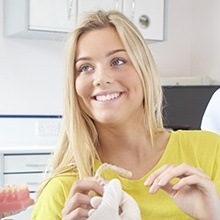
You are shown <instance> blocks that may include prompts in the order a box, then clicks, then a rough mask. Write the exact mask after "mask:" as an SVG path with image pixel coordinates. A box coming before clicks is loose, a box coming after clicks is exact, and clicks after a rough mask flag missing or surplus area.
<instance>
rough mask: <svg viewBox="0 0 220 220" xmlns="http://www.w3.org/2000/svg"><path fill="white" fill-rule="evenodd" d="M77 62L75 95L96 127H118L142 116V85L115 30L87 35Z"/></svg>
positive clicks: (97, 31)
mask: <svg viewBox="0 0 220 220" xmlns="http://www.w3.org/2000/svg"><path fill="white" fill-rule="evenodd" d="M77 47H78V48H77V53H76V62H75V71H76V82H75V83H76V92H77V95H78V97H79V102H80V105H81V106H82V108H83V109H84V111H85V112H86V113H87V114H88V115H89V116H90V117H91V118H92V119H93V120H94V121H95V123H96V124H97V123H104V124H115V123H123V122H125V121H128V120H131V119H133V120H134V119H137V118H138V117H139V115H140V114H143V91H142V86H141V82H140V79H139V76H138V74H137V73H136V70H135V69H134V67H133V65H132V63H131V60H130V58H129V56H128V54H127V52H126V50H125V48H124V46H123V44H122V42H121V40H120V38H119V36H118V34H117V32H116V31H115V30H114V29H113V28H110V27H109V28H104V29H101V30H93V31H90V32H87V33H84V34H83V35H82V36H81V37H80V38H79V41H78V44H77Z"/></svg>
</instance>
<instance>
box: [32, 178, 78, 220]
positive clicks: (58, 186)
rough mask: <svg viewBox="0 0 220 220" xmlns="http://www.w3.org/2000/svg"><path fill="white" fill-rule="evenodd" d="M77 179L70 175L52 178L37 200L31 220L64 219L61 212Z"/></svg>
mask: <svg viewBox="0 0 220 220" xmlns="http://www.w3.org/2000/svg"><path fill="white" fill-rule="evenodd" d="M75 179H76V178H74V177H73V176H70V175H67V176H60V177H54V178H52V179H51V180H50V181H49V182H48V184H47V185H46V186H45V188H44V189H43V191H42V193H41V194H40V196H39V198H38V199H37V202H36V204H35V206H34V210H33V212H32V216H31V219H32V220H44V219H47V220H60V219H62V216H61V212H62V209H63V207H64V203H65V201H66V199H67V197H68V195H69V191H70V188H71V186H72V184H73V182H74V181H75Z"/></svg>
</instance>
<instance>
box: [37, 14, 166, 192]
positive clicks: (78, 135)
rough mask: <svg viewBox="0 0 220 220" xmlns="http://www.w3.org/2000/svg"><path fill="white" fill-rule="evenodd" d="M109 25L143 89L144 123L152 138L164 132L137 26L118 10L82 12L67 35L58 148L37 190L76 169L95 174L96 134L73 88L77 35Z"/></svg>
mask: <svg viewBox="0 0 220 220" xmlns="http://www.w3.org/2000/svg"><path fill="white" fill-rule="evenodd" d="M107 27H112V28H114V29H115V30H116V32H117V33H118V35H119V38H120V39H121V41H122V43H123V45H124V47H125V50H126V52H127V54H128V56H129V57H130V59H131V62H132V64H133V66H134V68H135V69H136V72H137V74H138V75H139V78H140V81H141V84H142V89H143V94H144V98H143V108H144V123H145V125H146V128H147V130H148V132H149V134H150V137H151V140H152V141H153V137H154V135H156V134H157V133H158V132H161V131H164V126H163V120H162V89H161V86H160V83H159V77H158V72H157V68H156V65H155V62H154V59H153V57H152V55H151V52H150V51H149V49H148V47H147V43H146V40H145V39H144V38H143V36H142V35H141V33H140V32H139V30H138V29H137V28H136V26H135V25H134V24H133V23H132V22H131V21H130V20H129V19H128V18H127V17H126V16H125V15H123V14H122V13H121V12H119V11H116V10H111V11H100V10H99V11H95V12H88V13H86V14H85V15H83V17H82V20H81V22H80V24H79V25H78V27H77V28H76V29H75V30H73V32H72V33H70V34H69V36H68V38H67V44H66V45H67V46H66V49H67V53H66V54H67V57H66V61H67V63H66V81H65V83H66V85H65V92H64V112H63V119H62V128H61V133H60V139H59V142H58V144H57V147H56V149H55V151H54V153H53V155H52V157H51V161H50V165H49V168H48V170H47V174H48V177H47V179H46V180H45V181H44V182H43V183H42V185H41V187H40V190H39V192H41V191H42V189H43V188H44V186H45V185H46V184H47V182H48V181H49V180H50V179H51V178H53V177H54V176H57V175H59V174H60V173H63V172H68V171H75V172H76V173H77V175H78V177H79V178H84V177H88V176H93V175H94V162H95V159H98V158H99V155H98V153H97V151H96V147H97V145H98V144H99V137H98V132H97V130H96V127H95V125H94V122H93V120H92V119H91V118H90V117H89V116H88V115H87V114H86V113H85V111H83V109H82V107H81V106H80V104H79V100H78V97H77V93H76V88H75V80H76V74H75V60H76V50H77V43H78V41H79V38H80V37H81V36H82V35H83V34H84V33H88V32H90V31H93V30H99V29H104V28H107Z"/></svg>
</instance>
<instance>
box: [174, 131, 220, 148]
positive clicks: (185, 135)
mask: <svg viewBox="0 0 220 220" xmlns="http://www.w3.org/2000/svg"><path fill="white" fill-rule="evenodd" d="M171 136H172V137H174V138H175V139H178V141H183V142H195V143H196V142H198V143H207V142H208V143H216V144H217V145H218V144H220V135H218V134H216V133H214V132H210V131H201V130H189V131H188V130H179V131H172V132H171Z"/></svg>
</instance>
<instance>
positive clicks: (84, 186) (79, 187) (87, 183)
mask: <svg viewBox="0 0 220 220" xmlns="http://www.w3.org/2000/svg"><path fill="white" fill-rule="evenodd" d="M91 190H92V191H95V192H96V193H98V194H100V195H102V194H103V191H104V189H103V187H102V186H101V185H100V184H99V183H98V182H97V181H95V180H77V181H76V182H75V183H74V184H73V186H72V188H71V190H70V193H69V196H68V198H71V197H72V196H73V195H74V194H75V193H77V192H79V193H83V194H88V193H89V191H91Z"/></svg>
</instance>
